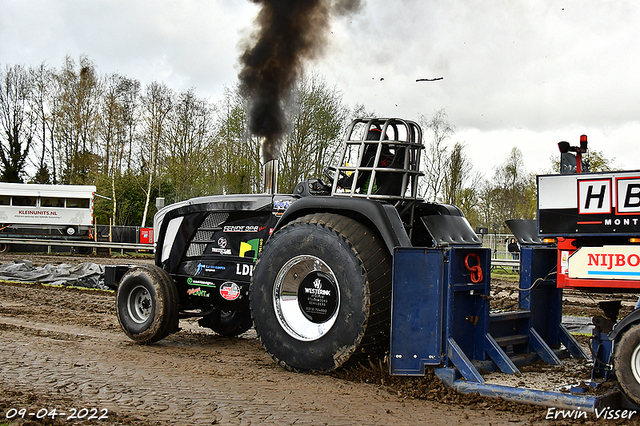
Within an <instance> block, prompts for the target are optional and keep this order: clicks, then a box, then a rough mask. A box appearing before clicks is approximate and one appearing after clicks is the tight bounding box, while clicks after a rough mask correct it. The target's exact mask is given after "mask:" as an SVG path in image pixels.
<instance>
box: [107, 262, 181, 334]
mask: <svg viewBox="0 0 640 426" xmlns="http://www.w3.org/2000/svg"><path fill="white" fill-rule="evenodd" d="M177 303H178V293H177V290H176V286H175V284H174V282H173V280H172V279H171V277H170V276H169V274H168V273H167V272H166V271H164V270H163V269H161V268H158V267H157V266H139V267H136V268H133V269H130V270H129V271H127V273H126V274H124V276H123V277H122V279H121V280H120V284H119V285H118V291H117V293H116V312H117V314H118V321H119V322H120V326H121V327H122V330H123V331H124V332H125V334H126V335H127V336H129V337H130V338H131V339H133V340H135V341H136V342H139V343H153V342H157V341H159V340H161V339H163V338H165V337H166V336H168V335H169V334H170V333H173V332H174V331H176V330H177V329H178V308H177Z"/></svg>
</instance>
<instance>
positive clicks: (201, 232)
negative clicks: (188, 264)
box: [186, 213, 229, 257]
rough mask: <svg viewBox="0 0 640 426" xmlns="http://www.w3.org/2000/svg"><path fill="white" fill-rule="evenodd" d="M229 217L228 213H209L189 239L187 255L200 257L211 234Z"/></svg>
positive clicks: (210, 240) (211, 238) (209, 241)
mask: <svg viewBox="0 0 640 426" xmlns="http://www.w3.org/2000/svg"><path fill="white" fill-rule="evenodd" d="M228 218H229V213H209V215H208V216H207V217H206V218H205V219H204V220H203V221H202V224H201V225H200V227H199V228H198V230H197V231H196V233H195V234H194V236H193V238H192V239H191V243H190V244H189V247H188V248H187V253H186V256H187V257H200V256H202V255H203V254H204V250H205V249H206V248H207V244H209V243H211V242H212V241H213V234H214V233H215V232H216V231H218V230H220V225H221V224H223V223H224V222H225V221H226V220H227V219H228Z"/></svg>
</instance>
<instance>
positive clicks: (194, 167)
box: [164, 89, 213, 200]
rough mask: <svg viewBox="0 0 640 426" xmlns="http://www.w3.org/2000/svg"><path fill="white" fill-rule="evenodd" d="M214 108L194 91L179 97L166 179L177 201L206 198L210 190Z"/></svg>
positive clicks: (171, 129) (169, 133) (170, 130)
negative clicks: (171, 184) (209, 178)
mask: <svg viewBox="0 0 640 426" xmlns="http://www.w3.org/2000/svg"><path fill="white" fill-rule="evenodd" d="M212 120H213V114H212V108H211V106H210V105H209V104H208V103H207V101H206V100H205V99H199V98H198V97H197V96H196V95H195V91H194V90H193V89H190V90H188V91H185V92H182V93H180V94H178V96H177V99H176V101H175V104H174V107H173V108H172V110H171V114H170V117H169V119H168V121H167V138H166V144H167V154H166V155H167V156H166V160H165V162H164V167H165V170H166V171H165V174H166V178H168V179H169V180H170V181H171V182H172V183H173V188H174V191H175V196H176V199H177V200H184V199H188V198H192V197H195V196H199V195H203V194H204V193H206V191H207V189H208V188H207V186H208V173H209V168H208V164H209V161H210V158H211V157H212V155H211V154H212V144H213V136H212V133H213V132H212Z"/></svg>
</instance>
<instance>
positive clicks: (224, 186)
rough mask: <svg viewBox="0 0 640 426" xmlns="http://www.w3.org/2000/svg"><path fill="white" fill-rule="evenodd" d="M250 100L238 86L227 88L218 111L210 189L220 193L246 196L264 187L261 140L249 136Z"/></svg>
mask: <svg viewBox="0 0 640 426" xmlns="http://www.w3.org/2000/svg"><path fill="white" fill-rule="evenodd" d="M246 111H247V101H246V99H245V98H244V97H243V96H241V95H240V92H239V89H238V87H235V88H233V89H229V88H225V92H224V98H223V99H222V101H221V102H220V104H219V105H218V108H217V109H216V112H217V117H216V123H217V125H216V128H217V130H216V137H215V140H216V143H215V146H214V147H213V152H214V154H213V158H214V161H213V164H212V165H211V170H212V171H213V173H212V174H211V175H210V176H211V177H210V182H211V183H210V187H211V188H212V189H213V190H214V191H215V192H217V193H222V194H243V193H251V192H258V191H260V190H261V189H262V188H261V176H262V171H261V167H260V138H258V137H255V136H253V135H252V134H251V133H249V130H248V125H247V112H246Z"/></svg>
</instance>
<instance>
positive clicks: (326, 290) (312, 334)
mask: <svg viewBox="0 0 640 426" xmlns="http://www.w3.org/2000/svg"><path fill="white" fill-rule="evenodd" d="M273 306H274V310H275V312H276V317H277V318H278V322H279V323H280V325H281V326H282V328H283V329H284V330H285V331H286V332H287V333H288V334H289V335H290V336H291V337H293V338H295V339H297V340H300V341H313V340H317V339H320V338H321V337H323V336H324V335H326V334H327V333H328V332H329V331H330V330H331V327H332V326H333V324H334V323H335V322H336V319H337V317H338V312H339V306H340V289H339V288H338V280H337V279H336V276H335V274H334V273H333V270H332V269H331V268H330V267H329V265H327V264H326V263H325V262H324V261H323V260H322V259H320V258H318V257H316V256H311V255H300V256H296V257H294V258H292V259H291V260H289V261H288V262H287V263H285V265H284V266H283V267H282V268H281V269H280V271H279V272H278V275H277V276H276V279H275V285H274V287H273Z"/></svg>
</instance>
